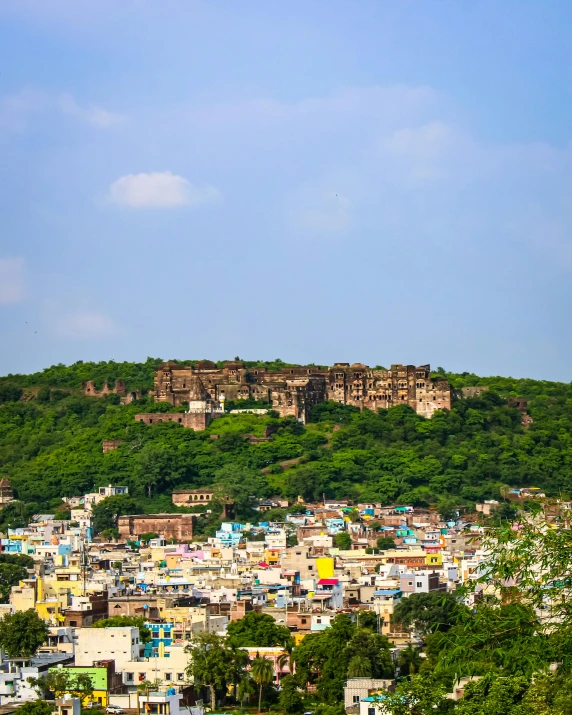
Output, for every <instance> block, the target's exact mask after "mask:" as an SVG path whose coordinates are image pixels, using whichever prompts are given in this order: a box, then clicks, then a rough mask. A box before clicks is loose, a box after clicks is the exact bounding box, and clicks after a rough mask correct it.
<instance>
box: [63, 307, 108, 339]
mask: <svg viewBox="0 0 572 715" xmlns="http://www.w3.org/2000/svg"><path fill="white" fill-rule="evenodd" d="M54 322H55V331H56V333H57V334H58V335H60V336H61V337H63V338H71V339H75V340H87V339H97V338H104V337H107V336H110V335H114V334H115V333H116V332H117V326H116V324H115V322H114V320H113V319H112V318H111V317H110V316H108V315H106V314H105V313H100V312H98V311H79V312H72V313H65V314H64V315H60V316H59V317H58V318H56V319H55V321H54Z"/></svg>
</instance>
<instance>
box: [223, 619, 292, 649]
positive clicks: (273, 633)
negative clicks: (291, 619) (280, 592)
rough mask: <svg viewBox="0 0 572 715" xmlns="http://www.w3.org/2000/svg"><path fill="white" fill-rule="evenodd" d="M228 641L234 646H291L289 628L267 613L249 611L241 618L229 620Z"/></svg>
mask: <svg viewBox="0 0 572 715" xmlns="http://www.w3.org/2000/svg"><path fill="white" fill-rule="evenodd" d="M226 633H227V639H228V643H229V644H230V645H232V646H234V647H235V648H242V647H245V646H250V647H253V646H259V647H267V646H274V645H276V646H282V647H283V648H287V649H288V648H291V646H292V637H291V635H290V629H289V628H286V626H281V625H279V624H278V623H276V621H275V620H274V618H272V616H270V615H269V614H267V613H257V612H256V611H250V612H249V613H247V614H246V615H245V616H244V617H243V618H239V619H238V620H237V621H231V622H230V623H229V624H228V626H227V628H226Z"/></svg>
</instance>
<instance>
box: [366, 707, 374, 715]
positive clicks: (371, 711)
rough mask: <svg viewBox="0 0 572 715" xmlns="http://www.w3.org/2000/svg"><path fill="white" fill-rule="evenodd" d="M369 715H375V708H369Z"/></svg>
mask: <svg viewBox="0 0 572 715" xmlns="http://www.w3.org/2000/svg"><path fill="white" fill-rule="evenodd" d="M367 715H375V708H368V709H367Z"/></svg>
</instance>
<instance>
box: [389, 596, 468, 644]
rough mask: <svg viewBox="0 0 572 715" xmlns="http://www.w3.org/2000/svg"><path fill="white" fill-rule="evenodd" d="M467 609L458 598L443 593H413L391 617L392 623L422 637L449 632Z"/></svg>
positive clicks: (403, 600) (395, 609)
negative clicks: (413, 630)
mask: <svg viewBox="0 0 572 715" xmlns="http://www.w3.org/2000/svg"><path fill="white" fill-rule="evenodd" d="M466 612H467V608H466V606H464V605H463V604H462V603H461V602H460V600H459V598H458V597H456V596H455V595H454V594H452V593H446V592H443V591H430V592H429V593H412V594H411V595H410V596H409V598H403V599H401V600H400V601H399V603H398V604H397V606H395V608H394V610H393V614H392V616H391V621H392V623H401V625H402V626H403V627H404V628H406V629H411V628H414V629H415V630H416V631H417V632H418V633H420V634H421V635H427V634H428V633H434V632H435V631H448V630H449V629H450V628H451V627H452V626H453V625H454V624H455V623H456V622H457V621H458V619H459V617H460V616H461V614H463V613H466Z"/></svg>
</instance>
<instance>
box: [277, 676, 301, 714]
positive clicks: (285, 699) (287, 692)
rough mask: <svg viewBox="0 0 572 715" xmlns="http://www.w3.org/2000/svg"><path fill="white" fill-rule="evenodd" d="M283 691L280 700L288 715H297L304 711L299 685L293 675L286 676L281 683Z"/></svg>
mask: <svg viewBox="0 0 572 715" xmlns="http://www.w3.org/2000/svg"><path fill="white" fill-rule="evenodd" d="M280 685H281V687H282V690H281V691H280V698H279V700H278V702H279V704H280V707H281V708H282V710H284V712H285V713H286V715H296V714H297V713H301V712H302V711H303V710H304V703H303V701H302V696H301V695H300V692H299V691H298V683H297V682H296V679H295V678H294V677H292V676H291V675H285V676H284V677H283V678H282V680H281V681H280Z"/></svg>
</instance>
